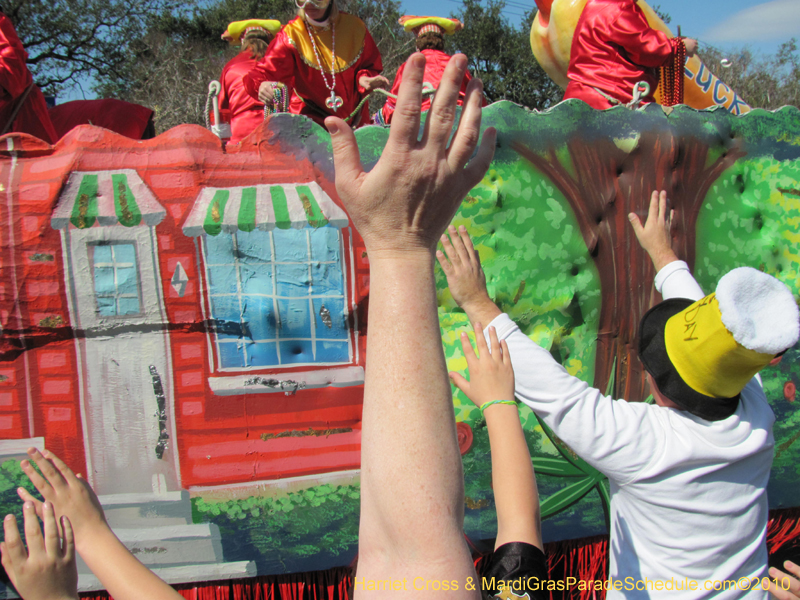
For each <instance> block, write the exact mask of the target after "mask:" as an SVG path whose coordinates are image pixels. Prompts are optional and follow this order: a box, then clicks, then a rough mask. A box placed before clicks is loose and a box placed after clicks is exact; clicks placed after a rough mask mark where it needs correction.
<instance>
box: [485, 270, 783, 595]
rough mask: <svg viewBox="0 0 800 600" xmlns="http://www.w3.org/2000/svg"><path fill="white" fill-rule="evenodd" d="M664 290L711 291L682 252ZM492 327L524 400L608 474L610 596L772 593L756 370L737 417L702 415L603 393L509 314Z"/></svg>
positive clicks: (695, 295)
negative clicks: (764, 587) (761, 583)
mask: <svg viewBox="0 0 800 600" xmlns="http://www.w3.org/2000/svg"><path fill="white" fill-rule="evenodd" d="M656 288H657V289H658V290H659V291H660V292H661V293H662V295H663V297H664V298H665V299H667V298H675V297H681V298H689V299H691V300H699V299H700V298H702V297H703V296H704V294H703V292H702V290H701V289H700V286H699V285H698V284H697V282H696V281H695V280H694V278H693V277H692V275H691V273H690V272H689V268H688V266H687V265H686V263H684V262H682V261H676V262H673V263H671V264H669V265H667V266H666V267H664V268H663V269H662V270H661V271H660V272H659V273H658V275H657V276H656ZM491 325H492V326H494V327H495V328H496V330H497V334H498V336H499V338H500V339H501V340H502V339H504V340H506V343H507V344H508V348H509V351H510V354H511V361H512V364H513V366H514V376H515V378H516V390H515V391H516V394H517V397H519V398H520V400H522V401H523V402H525V404H527V405H528V406H530V407H531V408H532V409H533V411H534V412H535V413H536V415H537V416H539V417H540V418H542V419H544V421H545V422H546V423H547V425H548V426H549V427H550V428H551V429H552V430H553V431H554V432H555V433H556V435H558V437H560V438H561V439H562V440H564V441H565V442H566V443H567V444H569V446H570V447H571V448H572V449H573V450H574V451H575V452H576V453H577V454H578V455H579V456H580V457H582V458H583V459H584V460H585V461H586V462H588V463H589V464H591V465H592V466H594V467H595V468H597V469H598V470H599V471H601V472H602V473H604V474H605V475H606V476H608V479H609V483H610V491H611V532H610V545H609V548H610V554H611V557H610V568H609V576H610V578H611V579H612V580H615V581H616V580H621V581H622V583H621V584H617V585H622V586H623V587H622V589H621V590H617V591H610V592H609V593H608V598H609V599H613V598H622V597H624V598H648V597H652V598H708V597H712V596H713V597H714V598H741V597H744V596H747V597H748V598H766V597H767V593H766V592H763V591H754V589H753V588H755V587H756V585H757V584H756V580H759V579H760V578H761V577H762V576H766V574H767V548H766V526H767V513H768V506H767V481H768V479H769V473H770V469H771V466H772V454H773V446H774V438H773V435H772V425H773V423H774V421H775V417H774V415H773V413H772V409H771V408H770V406H769V404H768V403H767V399H766V396H765V395H764V391H763V389H762V387H761V384H760V380H759V379H758V378H757V377H756V378H753V379H752V380H751V381H750V382H749V383H748V384H747V386H745V388H744V389H743V390H742V392H741V399H740V401H739V406H738V408H737V409H736V412H735V413H734V414H733V415H732V416H730V417H728V418H727V419H724V420H722V421H713V422H712V421H706V420H704V419H701V418H700V417H696V416H694V415H692V414H690V413H688V412H686V411H682V410H678V409H673V408H665V407H660V406H657V405H650V404H644V403H628V402H626V401H624V400H613V399H612V398H610V397H606V396H603V394H601V393H600V391H599V390H596V389H593V388H591V387H589V386H588V385H587V384H586V383H585V382H583V381H581V380H580V379H578V378H577V377H573V376H571V375H569V374H568V373H567V371H566V370H565V369H564V368H563V367H562V366H561V365H559V364H558V363H557V362H556V361H555V360H554V359H553V357H552V356H551V355H550V353H549V352H547V351H546V350H544V349H543V348H541V347H539V346H538V345H537V344H536V343H535V342H533V341H531V340H530V339H529V338H528V337H527V336H526V335H525V334H523V333H522V332H521V331H520V330H519V328H518V327H517V326H516V325H515V324H514V323H513V321H511V319H510V318H509V317H508V315H505V314H504V315H500V316H498V317H497V318H496V319H494V320H493V321H492V323H491ZM659 581H660V582H663V583H662V584H661V585H662V586H665V585H669V582H670V581H672V584H671V585H672V588H673V590H672V591H669V590H664V591H659V588H658V584H657V582H659ZM737 581H738V582H740V584H738V585H737V584H736V583H734V582H737ZM745 581H748V582H749V583H748V585H746V586H745V585H744V582H745ZM648 582H649V584H648ZM691 582H696V583H695V584H692V583H691ZM693 586H696V589H692V587H693ZM637 587H638V588H639V589H636V588H637ZM714 587H716V590H714V589H712V588H714ZM631 588H633V589H631ZM641 588H645V589H641ZM661 589H662V590H663V589H664V588H663V587H661ZM676 590H677V591H676ZM720 590H721V591H720ZM676 594H677V595H676Z"/></svg>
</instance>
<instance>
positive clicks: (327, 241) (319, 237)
mask: <svg viewBox="0 0 800 600" xmlns="http://www.w3.org/2000/svg"><path fill="white" fill-rule="evenodd" d="M310 234H311V260H315V261H320V262H328V261H334V262H339V259H340V257H339V230H338V229H336V228H335V227H320V228H319V229H314V230H310Z"/></svg>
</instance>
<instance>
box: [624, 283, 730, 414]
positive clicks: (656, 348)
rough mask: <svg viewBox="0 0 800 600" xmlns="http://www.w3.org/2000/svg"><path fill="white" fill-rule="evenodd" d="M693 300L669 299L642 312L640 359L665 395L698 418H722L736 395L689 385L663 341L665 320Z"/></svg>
mask: <svg viewBox="0 0 800 600" xmlns="http://www.w3.org/2000/svg"><path fill="white" fill-rule="evenodd" d="M694 302H695V301H694V300H687V299H686V298H670V299H669V300H664V302H662V303H661V304H657V305H656V306H654V307H653V308H651V309H650V310H648V311H647V312H646V313H645V315H644V316H643V317H642V320H641V322H640V323H639V360H641V361H642V364H643V365H644V368H645V369H646V370H647V372H648V373H650V375H652V377H653V379H654V380H655V382H656V385H657V386H658V391H660V392H661V393H662V394H663V395H664V396H665V397H666V398H668V399H670V400H672V401H673V402H674V403H675V404H677V405H678V406H680V407H681V408H683V409H685V410H687V411H689V412H690V413H692V414H693V415H696V416H698V417H700V418H701V419H705V420H707V421H721V420H723V419H727V418H728V417H730V416H731V415H732V414H733V413H734V412H736V408H737V407H738V406H739V394H736V396H734V397H733V398H713V397H711V396H706V395H705V394H701V393H700V392H698V391H696V390H694V389H692V388H691V387H689V385H688V384H687V383H686V382H685V381H684V380H683V379H682V378H681V376H680V375H679V374H678V371H676V370H675V367H673V366H672V362H671V361H670V360H669V355H667V347H666V345H665V343H664V327H665V326H666V324H667V321H668V320H669V319H670V317H672V316H674V315H677V314H678V313H679V312H681V311H683V310H685V309H686V308H688V307H690V306H691V305H692V304H694Z"/></svg>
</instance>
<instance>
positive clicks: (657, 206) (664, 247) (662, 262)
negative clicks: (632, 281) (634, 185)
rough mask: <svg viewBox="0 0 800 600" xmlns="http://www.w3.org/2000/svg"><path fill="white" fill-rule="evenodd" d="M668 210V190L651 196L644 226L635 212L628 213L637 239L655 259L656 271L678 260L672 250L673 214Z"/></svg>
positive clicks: (655, 192) (653, 259)
mask: <svg viewBox="0 0 800 600" xmlns="http://www.w3.org/2000/svg"><path fill="white" fill-rule="evenodd" d="M673 212H674V211H671V210H667V192H665V191H663V190H662V191H661V192H657V191H654V192H653V194H652V195H651V196H650V209H649V211H648V213H647V221H646V222H645V224H644V226H642V222H641V221H640V220H639V217H638V216H637V215H636V214H635V213H630V214H629V215H628V220H630V222H631V226H633V232H634V233H635V234H636V239H638V240H639V244H640V245H641V246H642V248H644V250H645V251H646V252H647V254H649V255H650V258H651V259H652V261H653V265H654V266H655V268H656V272H658V271H660V270H661V269H662V268H663V267H665V266H666V265H668V264H669V263H671V262H673V261H676V260H678V257H677V255H676V254H675V252H674V251H673V250H672V215H673Z"/></svg>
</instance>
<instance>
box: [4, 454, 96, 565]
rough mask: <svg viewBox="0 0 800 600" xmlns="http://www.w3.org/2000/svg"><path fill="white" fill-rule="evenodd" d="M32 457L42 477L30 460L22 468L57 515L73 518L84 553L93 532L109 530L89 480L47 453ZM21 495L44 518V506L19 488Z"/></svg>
mask: <svg viewBox="0 0 800 600" xmlns="http://www.w3.org/2000/svg"><path fill="white" fill-rule="evenodd" d="M28 456H30V458H31V460H33V462H35V463H36V466H37V467H39V470H40V471H41V474H40V473H39V471H37V470H36V469H34V468H33V465H32V464H31V463H30V461H29V460H23V461H22V462H21V463H20V467H22V470H23V472H24V473H25V474H26V475H27V476H28V479H30V480H31V483H33V485H34V487H35V488H36V489H37V490H38V491H39V493H40V494H41V495H42V497H43V498H44V499H45V501H46V502H50V503H51V504H52V505H53V506H55V510H56V514H58V515H60V516H61V515H66V516H67V517H68V518H69V520H70V522H71V523H72V527H73V529H74V530H75V536H76V540H77V542H76V543H77V545H78V549H79V551H80V550H81V546H83V545H85V544H86V543H87V541H88V539H89V537H90V531H92V530H96V529H97V528H107V527H108V525H107V524H106V519H105V515H104V514H103V508H102V507H101V506H100V501H99V500H98V499H97V495H96V494H95V493H94V490H92V488H91V487H90V486H89V484H88V483H87V482H86V481H85V480H83V479H81V478H79V477H78V476H77V475H75V473H73V471H72V469H70V468H69V467H68V466H67V465H66V464H65V463H64V461H62V460H61V459H60V458H58V457H57V456H56V455H55V454H53V453H52V452H49V451H47V450H45V453H44V454H42V453H41V452H39V451H38V450H37V449H36V448H30V449H29V450H28ZM17 493H18V494H19V496H20V498H22V500H23V501H25V502H30V503H31V504H33V506H34V507H35V508H36V512H37V513H38V514H39V516H41V515H42V503H41V502H40V501H39V500H37V499H36V498H34V497H33V496H32V495H31V494H30V493H29V492H28V490H26V489H25V488H19V489H18V490H17Z"/></svg>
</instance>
